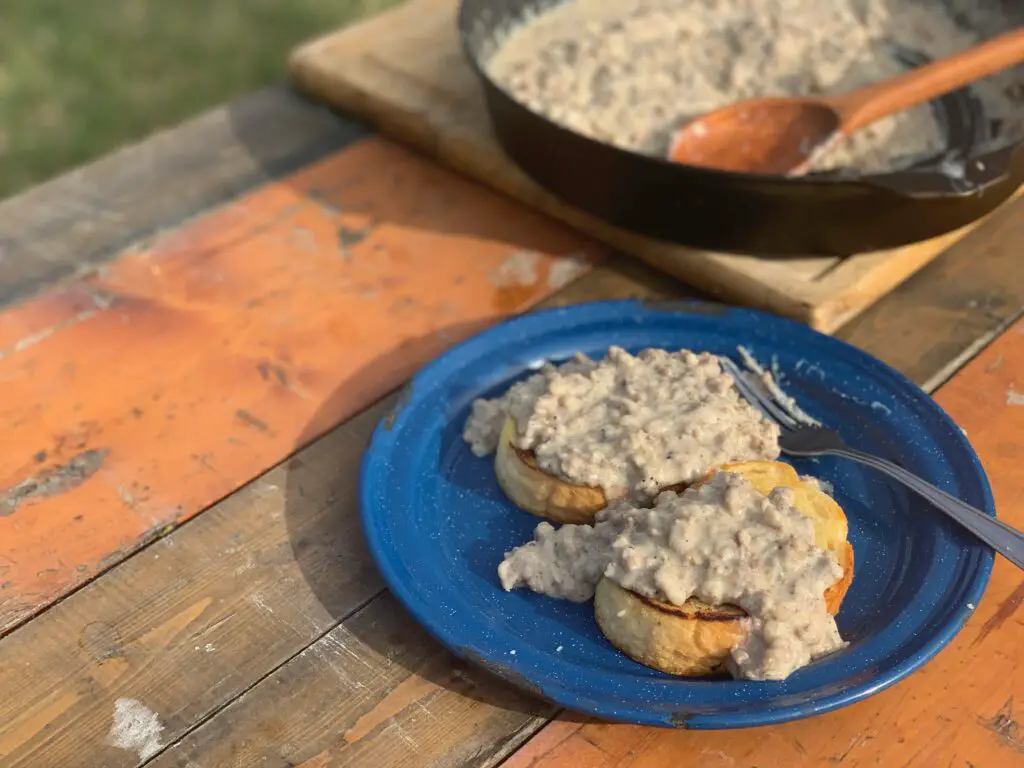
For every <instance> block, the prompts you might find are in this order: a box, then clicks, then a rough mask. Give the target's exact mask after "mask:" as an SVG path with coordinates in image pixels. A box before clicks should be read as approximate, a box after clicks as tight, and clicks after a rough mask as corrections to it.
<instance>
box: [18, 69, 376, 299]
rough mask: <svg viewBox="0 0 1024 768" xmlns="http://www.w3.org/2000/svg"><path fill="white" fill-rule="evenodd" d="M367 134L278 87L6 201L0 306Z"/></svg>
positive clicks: (281, 86)
mask: <svg viewBox="0 0 1024 768" xmlns="http://www.w3.org/2000/svg"><path fill="white" fill-rule="evenodd" d="M365 133H366V131H365V129H364V128H363V127H362V126H361V125H359V124H358V123H355V122H353V121H350V120H346V119H342V118H339V117H338V116H337V115H335V114H332V113H331V112H330V111H329V110H328V109H326V108H324V107H323V106H321V105H317V104H313V103H312V102H309V101H307V100H306V99H304V98H302V97H301V96H299V95H297V94H296V93H294V92H292V91H291V90H290V89H289V88H287V87H286V86H283V85H279V86H275V87H272V88H268V89H265V90H262V91H259V92H257V93H254V94H251V95H249V96H246V97H244V98H242V99H239V100H237V101H234V102H231V103H229V104H226V105H225V106H223V107H220V108H218V109H215V110H213V111H211V112H209V113H207V114H205V115H202V116H200V117H198V118H195V119H194V120H191V121H189V122H187V123H185V124H183V125H181V126H179V127H177V128H172V129H170V130H167V131H163V132H161V133H158V134H156V135H154V136H152V137H151V138H148V139H146V140H145V141H143V142H141V143H139V144H136V145H133V146H129V147H126V148H125V149H122V150H120V151H118V152H115V153H113V154H111V155H108V156H107V157H104V158H102V159H100V160H98V161H96V162H94V163H91V164H89V165H86V166H84V167H82V168H80V169H78V170H76V171H74V172H72V173H68V174H66V175H64V176H60V177H58V178H57V179H55V180H53V181H51V182H49V183H46V184H42V185H40V186H38V187H35V188H33V189H31V190H29V191H27V192H25V193H23V194H21V195H18V196H16V197H12V198H10V199H8V200H6V201H3V202H0V306H4V305H7V304H10V303H12V302H14V301H17V300H20V299H23V298H26V297H28V296H30V295H32V294H34V293H37V292H38V291H40V290H42V289H44V288H47V287H50V286H51V285H52V284H53V283H54V282H55V281H57V280H59V279H62V278H65V277H68V276H70V275H74V274H77V273H80V272H82V271H84V270H88V269H90V268H92V267H95V266H96V265H97V264H100V263H103V262H105V261H107V260H109V259H111V258H113V257H114V256H116V255H117V253H118V252H119V251H121V250H123V249H124V248H127V247H128V246H130V245H134V244H135V243H136V242H137V241H138V240H140V239H141V238H146V237H150V236H152V235H153V234H155V233H156V232H158V231H159V230H161V229H165V228H169V227H177V226H178V225H179V224H180V223H181V222H182V220H184V219H185V218H187V217H190V216H193V215H195V214H197V213H202V212H205V211H206V210H208V209H209V208H211V207H212V206H215V205H219V204H221V203H223V202H226V201H227V200H229V199H231V198H233V197H235V196H237V195H239V194H242V193H243V192H246V191H248V190H250V189H252V188H253V187H255V186H256V185H257V184H260V183H262V182H265V181H267V180H269V179H273V178H278V177H280V176H283V175H286V174H288V173H291V172H293V171H295V170H296V169H298V168H300V167H302V166H304V165H306V164H308V163H311V162H313V161H315V160H319V159H320V158H322V157H324V156H326V155H327V154H329V153H330V152H332V151H335V150H338V149H340V148H342V147H343V146H345V145H346V144H348V143H349V142H351V141H352V140H353V139H355V138H359V137H362V136H363V135H365Z"/></svg>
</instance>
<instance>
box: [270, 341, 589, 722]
mask: <svg viewBox="0 0 1024 768" xmlns="http://www.w3.org/2000/svg"><path fill="white" fill-rule="evenodd" d="M481 326H482V324H481V323H468V324H461V325H456V326H452V327H449V328H446V329H445V333H446V336H448V337H449V338H463V337H466V336H469V335H471V334H473V333H475V332H477V331H478V330H480V329H481ZM435 336H436V335H435V334H431V335H429V336H422V337H419V338H416V339H413V340H410V341H408V342H407V343H406V344H404V345H402V347H400V348H398V349H396V350H394V351H392V352H391V353H389V354H386V355H384V356H382V357H380V358H378V359H376V360H374V361H373V363H371V364H369V365H367V366H366V367H364V368H363V369H362V370H360V371H359V372H358V373H357V374H355V375H354V376H352V377H350V378H349V379H348V380H347V381H346V382H345V383H344V384H343V385H341V386H340V387H338V388H337V389H336V390H335V391H334V392H333V393H332V394H331V396H330V397H328V398H326V399H325V400H324V402H323V403H322V404H321V406H320V408H319V409H318V410H317V411H316V413H315V414H314V416H313V418H312V419H310V421H309V423H308V425H307V426H306V428H305V429H304V430H303V433H302V435H301V436H300V437H299V439H298V440H297V446H296V447H297V448H301V447H302V446H307V445H310V444H311V443H315V445H312V446H311V447H310V448H307V449H306V450H300V451H299V452H298V453H297V455H295V456H294V457H293V458H291V459H290V460H288V461H287V462H286V465H285V466H286V481H285V507H284V515H285V523H286V526H287V528H288V536H289V541H290V543H291V548H292V552H293V555H294V558H295V562H296V563H297V564H298V566H299V568H300V570H301V572H302V575H303V578H304V580H305V582H306V584H307V586H308V587H309V589H310V591H311V592H312V593H313V595H314V596H315V597H316V599H317V600H318V601H319V602H320V604H321V606H323V608H324V610H325V611H326V612H327V613H328V614H329V615H330V616H331V617H332V618H333V620H334V621H335V622H338V623H343V624H344V627H345V630H346V631H348V632H349V633H351V635H353V636H354V637H355V639H356V640H357V641H358V644H359V645H360V646H361V647H362V648H363V650H362V651H357V653H364V654H366V656H367V658H368V659H370V663H371V664H375V663H377V662H375V661H373V659H376V658H384V659H387V660H388V661H389V662H391V663H393V664H397V665H399V666H401V667H403V668H405V669H407V670H408V671H409V673H411V674H414V675H418V676H419V677H420V678H422V679H425V680H427V681H429V682H431V683H433V684H434V685H437V686H439V687H441V688H445V689H447V690H450V691H453V692H456V693H458V694H460V695H462V696H466V697H468V698H471V699H474V700H477V701H481V702H484V703H486V704H489V705H491V706H494V707H498V708H501V709H505V710H509V711H515V712H521V713H524V714H529V715H533V716H549V715H550V714H551V713H552V712H553V707H552V706H551V705H550V704H547V703H545V702H542V701H539V700H537V698H536V697H535V696H531V695H529V693H528V692H527V695H523V694H522V693H521V692H520V691H519V690H516V689H515V688H513V687H512V686H510V685H508V684H506V683H505V682H502V681H500V680H498V679H497V678H496V676H495V675H493V674H491V673H489V672H487V671H485V670H483V669H482V668H480V667H478V666H476V665H473V664H469V663H467V662H465V661H462V660H460V659H456V658H455V657H454V656H452V655H451V654H449V653H448V652H446V651H444V650H443V649H442V648H441V646H440V645H439V644H438V643H437V642H436V641H435V640H433V639H432V638H431V637H430V636H429V635H427V633H426V632H425V631H424V630H423V629H421V628H420V627H419V626H417V625H416V624H415V621H414V620H413V619H412V618H411V616H409V615H408V614H407V612H406V611H405V609H404V608H403V607H402V606H401V605H399V604H398V602H397V601H396V600H394V599H393V598H392V597H391V596H390V594H389V593H387V592H386V590H384V587H383V583H382V581H381V577H380V575H379V574H378V573H377V570H376V568H375V566H374V565H373V562H372V559H371V557H370V555H369V553H368V552H367V549H366V544H365V541H364V539H363V533H362V528H361V524H360V521H359V505H358V485H359V464H360V459H361V456H362V453H363V450H364V449H365V447H366V444H367V441H368V440H369V438H370V435H371V433H372V430H373V428H374V427H375V426H376V422H377V420H378V419H379V418H380V417H381V416H383V415H385V414H386V413H387V412H388V411H389V410H390V409H389V408H388V407H384V406H386V405H389V404H390V402H391V399H392V398H393V397H394V395H393V394H392V395H389V396H388V398H387V399H386V400H385V402H381V403H378V404H377V405H374V406H371V408H369V409H367V410H365V411H364V412H363V413H362V414H360V415H357V416H355V417H354V418H351V419H347V420H346V419H344V415H343V414H345V412H346V409H347V408H348V407H349V406H350V404H351V403H352V401H353V394H354V391H355V390H358V391H365V388H366V387H367V381H379V372H380V371H382V370H389V371H398V370H400V369H402V368H403V367H405V366H407V365H408V364H409V361H410V360H422V359H425V358H426V359H429V358H430V357H433V356H434V355H435V354H436V351H435V349H436V347H437V340H436V338H435ZM403 378H404V376H403ZM356 394H357V395H358V392H357V393H356ZM338 423H341V426H338V427H334V425H336V424H338ZM368 598H369V599H368ZM349 648H354V646H353V645H349ZM338 663H339V664H345V663H346V659H345V658H344V657H342V658H340V659H339V661H338ZM588 722H589V721H588Z"/></svg>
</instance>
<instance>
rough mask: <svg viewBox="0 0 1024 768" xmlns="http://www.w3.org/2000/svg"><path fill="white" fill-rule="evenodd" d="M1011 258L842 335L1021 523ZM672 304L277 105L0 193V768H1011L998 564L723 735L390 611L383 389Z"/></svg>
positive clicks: (273, 98) (1014, 749)
mask: <svg viewBox="0 0 1024 768" xmlns="http://www.w3.org/2000/svg"><path fill="white" fill-rule="evenodd" d="M1022 251H1024V201H1019V202H1017V203H1015V204H1013V205H1011V206H1010V207H1009V208H1007V209H1006V210H1003V211H1002V212H1000V213H998V214H997V215H996V216H995V217H994V218H993V219H992V220H991V221H989V222H988V223H986V224H985V225H984V226H983V227H982V228H980V229H979V230H977V231H976V232H974V233H973V234H971V235H970V236H969V237H967V238H966V239H965V240H964V241H962V242H961V243H960V244H959V245H957V246H955V247H954V248H953V249H952V250H951V251H949V252H948V253H946V254H945V255H943V256H942V257H940V258H939V259H938V260H937V261H936V262H934V263H933V264H932V265H931V266H929V267H928V268H926V269H925V270H924V271H922V272H921V273H919V274H918V275H917V276H915V277H913V278H912V279H910V280H909V281H908V282H907V283H905V284H904V285H902V286H901V287H900V288H898V289H897V290H896V291H895V292H893V293H892V294H891V295H889V296H888V297H886V298H884V299H883V300H881V301H880V302H879V303H878V304H877V305H875V306H874V307H873V308H871V309H870V310H869V311H868V312H867V313H866V314H864V315H862V316H861V317H860V318H859V319H857V320H855V321H853V322H851V323H849V324H847V325H846V326H844V327H843V328H842V329H841V330H840V331H839V332H838V336H839V337H841V338H843V339H846V340H848V341H850V342H852V343H854V344H856V345H858V346H860V347H862V348H863V349H866V350H867V351H869V352H871V353H872V354H874V355H877V356H878V357H880V358H882V359H883V360H885V361H887V362H888V363H890V364H892V365H893V366H895V367H896V368H898V369H899V370H901V371H902V372H904V373H905V374H906V375H907V376H909V377H910V378H911V379H913V380H914V381H915V382H917V383H918V384H920V385H921V386H922V387H923V388H924V389H926V390H928V391H934V392H935V397H936V399H937V400H938V401H939V402H940V403H941V405H942V406H943V407H944V408H945V409H946V410H947V411H948V412H949V413H950V414H951V415H952V417H953V418H954V419H955V420H956V421H957V422H958V423H959V424H960V425H961V426H962V427H963V428H964V429H965V430H966V432H967V433H968V435H969V437H970V439H971V440H972V442H973V444H974V446H975V447H976V449H977V450H978V452H979V454H980V456H981V458H982V461H983V462H984V464H985V466H986V468H987V470H988V472H989V475H990V478H991V481H992V484H993V486H994V491H995V495H996V498H997V502H998V506H999V512H1000V515H1001V516H1002V517H1003V518H1004V519H1006V520H1008V521H1009V522H1011V523H1012V524H1014V525H1016V526H1018V527H1024V472H1022V471H1021V470H1020V466H1021V459H1022V458H1024V439H1022V438H1021V435H1022V434H1024V407H1021V404H1022V403H1024V335H1022V334H1024V323H1022V322H1021V321H1020V316H1021V311H1022V309H1024V270H1022V269H1021V268H1020V265H1019V259H1020V257H1021V255H1022ZM524 254H525V256H524ZM524 258H525V259H526V260H527V261H528V262H529V264H530V269H528V270H526V271H525V274H526V277H523V275H524V271H523V270H522V269H511V268H510V265H512V266H515V265H517V264H519V265H520V266H521V262H522V261H523V260H524ZM691 295H693V294H692V292H691V291H689V290H688V289H687V288H686V287H685V286H683V285H681V284H679V283H677V282H674V281H673V280H672V279H671V278H668V277H666V276H664V275H662V274H657V273H654V272H652V271H650V270H649V269H647V268H645V267H642V266H640V265H638V264H637V263H635V262H633V261H632V260H630V259H628V258H624V257H620V256H617V255H615V254H609V253H607V252H606V251H605V249H604V248H602V247H601V246H599V245H597V244H595V243H593V242H590V241H588V240H587V239H586V238H585V237H583V236H581V235H578V234H576V233H574V232H572V231H570V230H568V229H566V228H565V227H563V226H562V225H559V224H556V223H554V222H551V221H548V220H546V219H544V218H543V217H541V216H540V215H538V214H535V213H533V212H531V211H529V210H527V209H525V208H523V207H521V206H519V205H517V204H515V203H513V202H511V201H508V200H505V199H503V198H501V197H499V196H497V195H495V194H494V193H491V192H489V191H486V190H485V189H483V188H481V187H479V186H477V185H476V184H474V183H472V182H469V181H466V180H464V179H462V178H459V177H457V176H456V175H454V174H452V173H450V172H449V171H446V170H444V169H442V168H440V167H438V166H436V165H433V164H431V163H430V162H428V161H426V160H424V159H421V158H419V157H417V156H415V155H413V154H411V153H410V152H408V151H406V150H404V149H401V148H399V147H397V146H395V145H393V144H391V143H388V142H386V141H383V140H381V139H379V138H377V137H375V136H374V135H372V134H371V133H370V132H368V131H367V130H366V129H364V128H362V127H360V126H359V125H357V124H355V123H353V122H351V121H349V120H346V119H345V118H343V117H339V116H336V115H332V114H330V113H329V112H327V111H326V110H324V109H321V108H319V107H316V106H313V105H311V104H309V103H307V102H305V101H303V100H302V99H300V98H298V97H296V96H295V95H293V94H292V93H290V92H289V91H288V90H287V89H286V88H284V87H277V88H272V89H269V90H267V91H264V92H260V93H258V94H255V95H253V96H251V97H248V98H246V99H243V100H242V101H240V102H238V103H234V104H231V105H228V106H226V107H224V108H221V109H218V110H216V111H215V112H213V113H211V114H208V115H205V116H203V117H200V118H198V119H197V120H195V121H192V122H190V123H188V124H186V125H184V126H182V127H179V128H176V129H174V130H171V131H168V132H165V133H161V134H159V135H157V136H154V137H153V138H151V139H149V140H147V141H145V142H144V143H142V144H140V145H138V146H134V147H130V148H127V149H125V150H122V151H120V152H118V153H116V154H114V155H112V156H109V157H107V158H105V159H102V160H100V161H99V162H97V163H95V164H94V165H91V166H89V167H87V168H84V169H82V170H80V171H76V172H74V173H71V174H68V175H67V176H65V177H63V178H60V179H57V180H56V181H53V182H51V183H48V184H44V185H42V186H40V187H38V188H36V189H33V190H31V191H29V192H26V193H24V194H23V195H21V196H19V197H16V198H14V199H11V200H9V201H6V202H4V203H2V204H0V302H2V303H3V305H4V309H3V311H2V314H0V423H2V424H3V427H4V433H3V435H4V436H3V439H2V440H0V634H2V639H0V692H2V695H0V765H3V766H31V767H32V768H48V767H51V766H52V767H55V768H56V767H60V768H75V767H77V766H83V767H84V768H94V767H96V766H111V767H113V766H128V765H142V764H146V765H152V766H159V767H160V768H165V767H168V766H179V767H180V768H186V767H188V768H196V767H197V766H201V767H202V768H207V767H211V768H212V767H213V766H295V765H302V766H307V767H308V768H314V767H318V766H327V765H359V766H369V767H370V768H389V767H391V766H494V765H498V764H502V765H504V766H507V767H508V768H512V767H514V768H526V766H533V767H534V768H539V767H540V766H545V767H548V766H550V767H551V768H556V767H560V766H570V767H573V766H580V767H583V768H598V767H600V768H606V767H608V766H627V765H628V766H634V767H635V768H639V767H640V766H644V767H647V768H651V767H654V766H683V765H694V766H723V767H725V766H730V767H733V766H735V767H740V766H758V768H768V767H769V766H796V765H800V766H803V765H838V766H866V765H881V766H929V767H931V766H956V768H969V767H973V768H988V767H989V766H991V767H993V768H996V767H1000V768H1005V767H1006V766H1013V765H1024V725H1022V724H1021V723H1020V722H1019V721H1018V719H1019V718H1020V717H1021V716H1022V715H1021V713H1022V711H1024V642H1021V641H1022V640H1024V633H1022V628H1021V625H1022V617H1024V611H1021V610H1020V605H1021V602H1022V601H1024V582H1022V579H1021V574H1020V573H1019V572H1018V571H1016V570H1015V569H1014V568H1013V567H1012V566H1010V565H1009V564H1008V563H1006V562H1004V561H1002V560H999V561H997V562H996V565H995V571H994V574H993V576H992V580H991V582H990V586H989V588H988V591H987V592H986V594H985V597H984V599H983V601H982V602H981V604H980V605H979V606H978V610H977V612H976V614H975V615H974V616H973V618H972V619H971V620H970V621H969V623H968V624H967V626H966V627H965V628H964V630H963V631H962V632H961V633H960V634H959V635H958V636H957V637H956V639H955V640H954V641H953V642H952V644H951V645H950V646H949V647H948V648H946V649H945V650H944V651H942V652H941V653H940V654H939V656H938V657H937V658H936V659H934V660H933V661H932V662H930V663H929V664H928V665H927V666H926V667H925V668H924V669H923V670H921V671H919V672H918V673H916V674H914V675H913V676H911V677H910V678H909V679H907V680H905V681H904V682H901V683H899V684H897V685H896V686H894V687H893V688H891V689H889V690H887V691H885V692H883V693H881V694H879V695H877V696H875V697H873V698H871V699H868V700H866V701H863V702H860V703H858V704H856V705H854V706H851V707H848V708H846V709H843V710H840V711H836V712H833V713H830V714H827V715H823V716H820V717H816V718H813V719H809V720H804V721H800V722H795V723H790V724H787V725H783V726H779V727H771V728H763V729H754V730H749V731H733V732H706V731H705V732H695V731H685V730H678V731H669V730H657V729H647V728H640V727H634V726H628V725H609V724H602V723H599V722H594V721H591V720H589V719H588V718H584V717H580V716H577V715H574V714H572V713H568V712H560V711H559V710H558V709H557V708H555V707H554V706H552V705H551V704H548V703H545V702H542V701H537V700H534V699H533V698H531V697H529V696H528V695H526V694H523V693H520V692H518V691H516V690H514V689H512V688H510V687H508V686H507V685H505V684H504V683H502V682H500V681H497V680H495V679H491V678H490V677H488V676H487V675H486V674H484V673H483V672H481V671H479V670H478V669H476V668H474V667H473V666H470V665H467V664H464V663H461V662H459V661H456V660H455V659H454V658H453V657H452V656H451V655H449V654H448V653H447V652H446V651H445V650H443V649H442V648H441V647H440V646H439V645H438V644H437V643H436V642H434V641H433V640H432V639H430V638H429V637H428V636H427V635H426V634H425V633H424V632H423V631H422V630H421V629H420V628H419V627H418V626H417V625H416V623H415V622H414V621H412V620H411V619H410V618H409V616H408V615H407V614H406V613H405V612H404V611H403V609H402V608H401V606H399V605H398V604H397V603H396V602H395V601H394V600H393V599H392V598H391V597H390V596H389V595H388V593H387V591H386V590H385V589H384V587H383V584H382V581H381V578H380V576H379V575H378V574H377V572H376V571H375V569H374V566H373V563H372V562H371V560H370V558H369V556H368V554H367V552H366V548H365V545H364V543H363V540H362V538H361V533H360V528H359V522H358V518H357V514H358V513H357V506H356V488H357V482H358V481H357V475H358V465H359V460H360V456H361V454H362V451H363V449H364V447H365V445H366V442H367V439H368V437H369V434H370V431H371V429H372V428H373V426H374V424H375V423H376V422H377V421H378V419H380V418H381V417H382V415H384V414H386V413H387V412H388V410H389V408H390V407H391V406H392V404H393V403H394V401H395V394H394V393H395V390H396V388H398V387H399V386H400V385H401V383H402V382H403V380H404V379H406V378H407V377H408V376H409V375H410V374H412V373H413V372H414V371H415V370H416V369H417V368H418V367H420V366H421V365H423V364H424V363H426V362H427V361H428V360H430V359H431V358H432V357H434V356H435V355H436V354H438V353H439V352H440V351H442V350H443V349H444V348H445V347H447V346H449V345H451V344H452V343H454V342H456V341H457V340H459V339H461V338H464V337H466V336H468V335H470V334H472V333H474V332H476V331H477V330H479V329H481V328H483V327H485V326H488V325H490V324H493V323H495V322H497V321H498V320H500V319H501V318H502V317H505V316H507V315H509V314H512V313H516V312H521V311H524V310H526V309H527V308H528V307H530V306H532V305H535V304H538V303H539V304H542V305H547V306H550V305H557V304H567V303H573V302H580V301H585V300H591V299H598V298H609V297H624V296H641V297H659V298H673V297H686V296H691Z"/></svg>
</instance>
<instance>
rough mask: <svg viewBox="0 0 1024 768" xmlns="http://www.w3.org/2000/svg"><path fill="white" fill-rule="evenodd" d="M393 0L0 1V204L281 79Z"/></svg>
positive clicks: (394, 0)
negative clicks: (304, 55) (294, 62)
mask: <svg viewBox="0 0 1024 768" xmlns="http://www.w3.org/2000/svg"><path fill="white" fill-rule="evenodd" d="M396 2H397V0H214V1H213V2H210V0H2V6H3V9H2V10H0V198H3V197H7V196H9V195H12V194H14V193H16V192H18V191H20V190H22V189H25V188H26V187H29V186H32V185H34V184H38V183H39V182H41V181H43V180H45V179H48V178H50V177H52V176H55V175H57V174H59V173H61V172H63V171H65V170H68V169H70V168H72V167H74V166H77V165H80V164H81V163H84V162H87V161H89V160H91V159H93V158H96V157H98V156H100V155H103V154H106V153H107V152H109V151H111V150H113V149H115V148H116V147H118V146H120V145H122V144H125V143H126V142H131V141H135V140H138V139H141V138H143V137H145V136H146V135H148V134H150V133H152V132H153V131H156V130H157V129H160V128H164V127H167V126H170V125H174V124H175V123H178V122H180V121H181V120H183V119H185V118H187V117H190V116H192V115H194V114H197V113H199V112H202V111H203V110H206V109H209V108H211V107H213V106H215V105H217V104H220V103H222V102H224V101H226V100H228V99H230V98H232V97H234V96H238V95H240V94H243V93H245V92H247V91H251V90H253V89H256V88H258V87H260V86H262V85H266V84H269V83H272V82H274V81H276V80H279V79H281V78H282V76H283V74H284V61H285V57H286V56H287V54H288V51H289V50H290V49H291V48H292V47H293V46H294V45H295V44H296V43H299V42H301V41H302V40H304V39H307V38H309V37H312V36H315V35H318V34H322V33H324V32H328V31H330V30H331V29H334V28H336V27H339V26H341V25H343V24H346V23H349V22H351V21H354V20H356V19H358V18H360V17H362V16H365V15H367V14H369V13H372V12H374V11H377V10H382V9H384V8H386V7H389V6H391V5H394V4H395V3H396Z"/></svg>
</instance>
